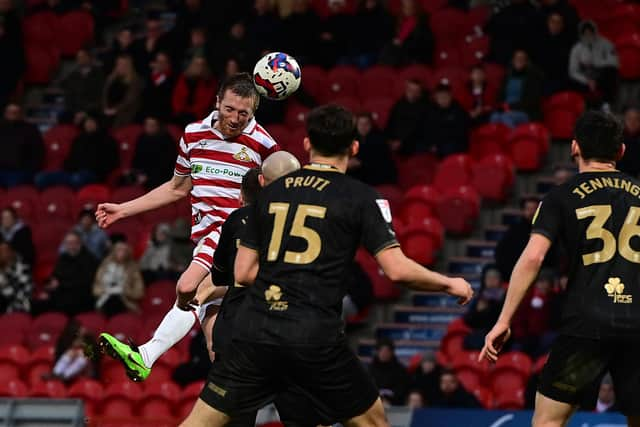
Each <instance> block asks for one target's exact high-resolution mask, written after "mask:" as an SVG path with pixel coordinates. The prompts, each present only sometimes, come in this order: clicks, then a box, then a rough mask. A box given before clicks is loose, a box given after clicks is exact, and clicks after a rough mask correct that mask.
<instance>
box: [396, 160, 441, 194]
mask: <svg viewBox="0 0 640 427" xmlns="http://www.w3.org/2000/svg"><path fill="white" fill-rule="evenodd" d="M437 165H438V159H437V158H436V157H435V156H434V155H433V154H424V153H423V154H414V155H412V156H410V157H408V158H398V160H397V162H396V168H397V169H398V185H399V186H400V188H404V189H408V188H411V187H413V186H415V185H426V184H431V183H432V181H433V177H434V175H435V170H436V167H437Z"/></svg>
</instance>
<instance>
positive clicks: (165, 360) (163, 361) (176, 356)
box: [153, 347, 182, 372]
mask: <svg viewBox="0 0 640 427" xmlns="http://www.w3.org/2000/svg"><path fill="white" fill-rule="evenodd" d="M180 363H182V354H181V353H180V350H178V349H177V348H175V347H172V348H170V349H169V350H167V351H166V352H165V353H164V354H163V355H162V356H161V357H160V358H159V359H158V361H157V362H156V365H154V366H153V369H154V372H155V368H156V366H161V365H164V366H167V367H168V368H170V369H171V371H173V369H175V367H176V366H178V365H179V364H180Z"/></svg>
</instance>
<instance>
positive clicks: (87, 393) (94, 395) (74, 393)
mask: <svg viewBox="0 0 640 427" xmlns="http://www.w3.org/2000/svg"><path fill="white" fill-rule="evenodd" d="M68 396H69V397H75V398H79V399H82V400H83V402H84V406H85V411H86V413H87V415H88V416H92V415H95V414H96V413H97V412H98V406H99V404H100V402H101V401H102V397H103V396H104V388H103V387H102V384H100V383H99V382H98V381H95V380H91V379H86V378H81V379H79V380H77V381H76V382H75V383H74V384H73V385H72V386H71V387H70V388H69V392H68Z"/></svg>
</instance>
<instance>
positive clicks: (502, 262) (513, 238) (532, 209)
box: [496, 197, 540, 279]
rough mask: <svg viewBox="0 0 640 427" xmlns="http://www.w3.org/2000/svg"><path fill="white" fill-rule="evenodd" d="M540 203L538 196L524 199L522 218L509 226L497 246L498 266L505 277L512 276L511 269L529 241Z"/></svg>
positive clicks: (521, 206)
mask: <svg viewBox="0 0 640 427" xmlns="http://www.w3.org/2000/svg"><path fill="white" fill-rule="evenodd" d="M539 204H540V200H539V199H538V198H536V197H525V198H524V199H522V202H521V203H520V208H521V209H522V219H521V220H520V221H518V222H516V223H515V224H512V225H510V226H509V228H508V229H507V231H506V233H505V234H504V235H503V236H502V239H500V241H499V242H498V244H497V246H496V266H497V267H498V270H500V274H501V275H502V277H504V278H505V279H507V278H509V277H511V271H512V270H513V267H514V266H515V265H516V262H517V261H518V258H519V257H520V254H521V253H522V251H524V248H525V246H526V245H527V242H528V241H529V234H531V222H532V221H533V217H534V215H535V214H536V211H537V210H538V205H539Z"/></svg>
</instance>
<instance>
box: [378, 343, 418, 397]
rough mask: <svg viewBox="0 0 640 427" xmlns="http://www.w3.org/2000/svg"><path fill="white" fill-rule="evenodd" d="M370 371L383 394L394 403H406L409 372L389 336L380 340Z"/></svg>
mask: <svg viewBox="0 0 640 427" xmlns="http://www.w3.org/2000/svg"><path fill="white" fill-rule="evenodd" d="M369 372H370V373H371V376H372V377H373V379H374V381H375V382H376V384H377V386H378V388H379V389H380V394H381V395H382V396H385V397H386V398H387V399H388V400H389V401H390V402H391V403H392V404H394V405H402V404H404V402H405V399H406V395H407V391H408V386H409V374H408V373H407V370H406V369H405V367H404V366H403V365H402V364H401V363H400V362H399V361H398V359H397V358H396V355H395V347H394V345H393V341H391V340H390V339H388V338H381V339H379V340H378V343H377V344H376V355H375V356H374V357H373V361H372V362H371V365H370V366H369Z"/></svg>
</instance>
